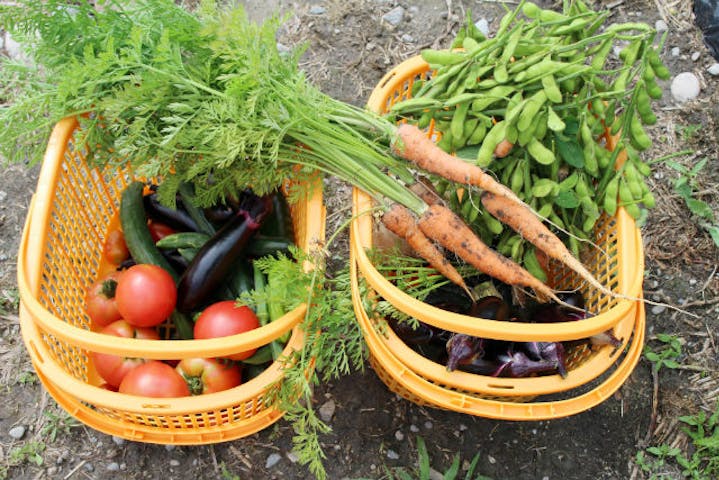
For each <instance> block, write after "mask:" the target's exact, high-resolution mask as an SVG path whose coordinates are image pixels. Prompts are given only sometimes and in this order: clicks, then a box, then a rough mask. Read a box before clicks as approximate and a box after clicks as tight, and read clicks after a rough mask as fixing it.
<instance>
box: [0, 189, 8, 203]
mask: <svg viewBox="0 0 719 480" xmlns="http://www.w3.org/2000/svg"><path fill="white" fill-rule="evenodd" d="M5 199H7V192H6V191H5V190H0V202H4V201H5Z"/></svg>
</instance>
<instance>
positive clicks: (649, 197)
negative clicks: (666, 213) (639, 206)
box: [641, 192, 657, 208]
mask: <svg viewBox="0 0 719 480" xmlns="http://www.w3.org/2000/svg"><path fill="white" fill-rule="evenodd" d="M641 200H642V203H643V204H644V206H645V207H647V208H654V207H655V205H656V204H657V202H656V199H655V198H654V194H653V193H652V192H646V193H645V194H644V196H643V197H642V199H641Z"/></svg>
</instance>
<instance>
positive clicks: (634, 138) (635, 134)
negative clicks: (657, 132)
mask: <svg viewBox="0 0 719 480" xmlns="http://www.w3.org/2000/svg"><path fill="white" fill-rule="evenodd" d="M629 134H630V135H629V136H630V140H631V142H632V145H633V146H634V148H636V149H637V150H639V151H644V150H646V149H647V148H649V147H650V146H651V145H652V139H651V138H649V135H647V133H646V132H645V131H644V127H642V123H641V122H640V121H639V118H638V117H637V116H636V115H634V116H632V119H631V121H630V123H629Z"/></svg>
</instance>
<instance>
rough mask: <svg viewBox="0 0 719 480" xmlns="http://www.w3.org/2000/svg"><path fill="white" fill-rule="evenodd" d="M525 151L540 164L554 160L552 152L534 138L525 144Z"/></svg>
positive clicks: (548, 163) (546, 163)
mask: <svg viewBox="0 0 719 480" xmlns="http://www.w3.org/2000/svg"><path fill="white" fill-rule="evenodd" d="M527 151H528V152H529V154H530V155H531V156H532V158H534V159H535V160H536V161H537V163H539V164H541V165H551V164H552V163H554V161H555V160H556V157H555V156H554V153H553V152H552V151H551V150H550V149H548V148H547V147H545V146H544V145H543V144H542V142H540V141H539V140H537V139H536V138H535V139H533V140H532V141H531V142H529V143H528V144H527Z"/></svg>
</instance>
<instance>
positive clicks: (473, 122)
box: [462, 118, 479, 143]
mask: <svg viewBox="0 0 719 480" xmlns="http://www.w3.org/2000/svg"><path fill="white" fill-rule="evenodd" d="M477 125H479V119H478V118H469V119H467V120H465V121H464V128H463V130H462V137H463V138H464V139H465V143H466V142H467V141H468V140H469V137H470V136H471V135H472V133H473V132H474V129H475V128H477Z"/></svg>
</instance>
